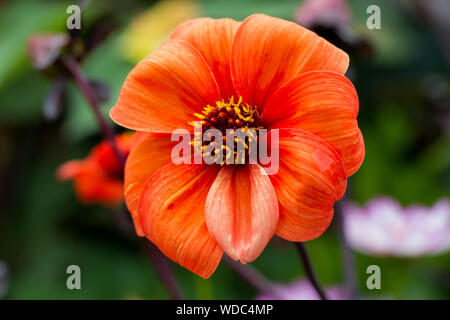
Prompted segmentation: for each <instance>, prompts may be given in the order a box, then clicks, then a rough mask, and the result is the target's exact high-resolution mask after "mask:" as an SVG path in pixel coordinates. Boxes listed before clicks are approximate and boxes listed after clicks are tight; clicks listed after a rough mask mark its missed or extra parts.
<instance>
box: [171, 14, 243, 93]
mask: <svg viewBox="0 0 450 320" xmlns="http://www.w3.org/2000/svg"><path fill="white" fill-rule="evenodd" d="M240 24H241V23H240V22H237V21H235V20H233V19H228V18H225V19H211V18H200V19H194V20H189V21H187V22H185V23H183V24H181V25H180V26H178V27H177V28H176V29H175V30H174V32H173V33H172V35H171V39H182V40H186V41H188V42H190V43H191V44H192V45H193V46H194V47H196V48H197V49H198V51H200V53H201V54H202V55H203V57H204V58H205V59H206V61H207V62H208V64H209V66H210V67H211V70H212V71H213V73H214V76H215V78H216V81H217V83H218V85H219V88H220V94H221V96H222V97H223V98H230V97H231V96H233V95H235V91H234V87H233V83H232V81H231V74H230V53H231V43H232V42H233V38H234V34H235V33H236V30H237V29H238V27H239V25H240Z"/></svg>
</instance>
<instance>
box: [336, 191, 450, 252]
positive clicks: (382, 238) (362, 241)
mask: <svg viewBox="0 0 450 320" xmlns="http://www.w3.org/2000/svg"><path fill="white" fill-rule="evenodd" d="M343 212H344V217H345V220H344V222H345V236H346V239H347V241H348V242H349V244H350V245H351V246H352V247H353V248H355V249H357V250H360V251H362V252H367V253H369V254H375V255H390V256H398V257H414V256H420V255H425V254H436V253H440V252H445V251H448V250H449V249H450V202H449V201H448V199H442V200H440V201H438V202H437V203H436V204H435V205H434V206H432V207H429V208H427V207H425V206H421V205H412V206H409V207H407V208H402V207H401V205H400V204H399V203H398V202H397V201H396V200H394V199H392V198H387V197H379V198H376V199H373V200H371V201H369V202H368V203H367V204H366V206H365V207H359V206H357V205H355V204H352V203H347V204H345V205H344V207H343Z"/></svg>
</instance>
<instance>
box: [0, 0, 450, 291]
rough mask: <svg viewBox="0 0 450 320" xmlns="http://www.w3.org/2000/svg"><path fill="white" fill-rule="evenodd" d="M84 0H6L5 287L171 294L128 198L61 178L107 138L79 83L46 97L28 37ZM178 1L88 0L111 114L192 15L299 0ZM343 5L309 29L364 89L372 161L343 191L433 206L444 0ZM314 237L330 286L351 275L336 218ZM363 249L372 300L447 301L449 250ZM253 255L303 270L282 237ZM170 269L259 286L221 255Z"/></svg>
mask: <svg viewBox="0 0 450 320" xmlns="http://www.w3.org/2000/svg"><path fill="white" fill-rule="evenodd" d="M74 2H75V1H72V2H71V1H61V0H58V1H44V0H33V1H31V0H30V1H25V0H13V1H0V266H1V268H0V297H1V298H4V299H165V298H167V297H168V296H167V293H166V291H165V289H164V287H163V286H162V284H161V282H160V281H159V280H158V278H157V276H156V274H155V271H154V269H153V267H152V266H151V264H150V262H149V260H148V258H147V256H146V254H145V250H143V247H142V241H141V240H140V239H138V237H135V236H132V235H124V234H123V233H122V232H120V231H119V230H118V229H117V220H118V219H119V220H120V219H124V217H123V216H121V214H122V213H121V210H122V209H121V208H116V209H107V208H103V207H101V206H97V205H91V206H85V205H82V204H80V203H79V202H78V201H77V198H76V197H75V195H74V192H73V188H72V185H71V183H61V182H58V181H57V180H56V179H55V170H56V168H57V167H58V166H59V165H60V164H61V163H63V162H65V161H67V160H70V159H75V158H83V157H85V156H86V154H87V153H88V152H89V150H90V149H91V148H92V146H94V145H95V144H97V143H98V142H99V141H101V138H102V137H101V134H100V132H99V129H98V125H97V123H96V122H95V119H94V117H93V115H92V112H91V110H90V109H89V107H88V105H87V104H86V102H85V100H84V98H83V97H82V96H81V95H80V94H79V92H78V91H77V89H76V87H75V86H74V85H73V83H71V82H70V81H69V82H68V83H67V87H66V90H65V94H64V99H63V100H62V102H61V103H58V104H49V103H44V102H45V101H46V99H48V97H49V96H48V95H49V92H50V89H51V88H52V86H53V84H54V82H55V79H54V77H53V76H52V74H51V73H50V74H44V73H42V72H39V71H38V70H36V68H34V67H33V64H32V61H31V59H30V53H29V52H28V46H27V43H28V39H29V37H30V36H32V35H35V34H42V33H48V32H55V33H67V29H66V19H67V17H68V16H69V15H68V14H67V13H66V9H67V7H68V6H69V5H70V4H74ZM169 2H170V1H165V0H162V1H158V2H157V1H137V0H136V1H131V0H128V1H107V0H93V1H80V5H82V6H83V12H82V28H81V34H82V37H83V39H92V38H94V36H95V35H96V31H98V30H105V29H106V30H109V31H111V32H109V33H108V35H107V37H105V39H104V41H98V43H97V44H96V47H95V48H94V49H93V50H92V51H90V52H89V53H88V54H86V57H85V58H84V59H83V64H82V66H83V70H84V71H85V73H86V74H87V75H88V77H89V78H90V79H92V80H96V81H98V82H100V83H101V84H103V85H100V87H102V88H103V91H104V93H105V97H104V102H103V103H102V109H103V111H104V113H105V115H106V114H107V113H108V110H109V109H110V107H111V106H112V105H113V104H114V103H115V101H116V99H117V97H118V93H119V90H120V87H121V84H122V82H123V81H124V79H125V77H126V75H127V73H128V72H129V71H130V70H131V69H132V68H133V66H134V64H135V63H136V61H137V59H139V58H141V57H142V55H143V54H144V55H145V54H146V53H148V52H150V51H151V50H152V49H154V48H156V47H157V46H158V45H159V43H160V42H161V41H163V40H164V39H165V38H167V36H168V34H169V32H170V31H171V29H172V28H173V26H174V25H176V24H178V23H179V22H181V21H182V20H186V19H189V18H194V17H198V16H209V17H213V18H219V17H231V18H234V19H237V20H242V19H244V18H245V17H247V16H249V15H251V14H253V13H265V14H268V15H272V16H275V17H280V18H284V19H287V20H293V21H294V20H295V19H296V17H298V15H299V12H298V8H299V6H300V5H301V3H302V1H300V0H282V1H278V0H226V1H223V0H202V1H200V0H199V1H196V2H195V3H194V2H191V1H182V0H181V1H177V2H172V3H169ZM344 2H345V1H344ZM345 3H347V4H348V5H349V8H350V16H348V17H346V16H345V14H341V13H339V12H338V11H335V13H336V14H335V15H332V17H331V18H329V20H327V19H326V18H325V22H324V20H323V19H322V20H321V19H318V20H314V14H313V13H311V15H312V16H313V19H312V25H311V27H314V28H315V29H314V30H316V32H318V33H319V34H320V35H322V36H324V37H326V38H327V39H329V40H330V41H331V42H333V43H335V44H336V45H338V46H340V47H342V48H344V49H345V50H346V51H347V52H349V54H350V57H351V63H350V69H349V71H348V74H347V75H348V77H350V79H351V80H352V82H353V83H354V84H355V87H356V88H357V91H358V95H359V99H360V113H359V117H358V121H359V126H360V128H361V130H362V132H363V135H364V139H365V143H366V158H365V161H364V163H363V165H362V167H361V169H360V170H359V171H358V172H357V173H356V174H355V175H354V176H352V177H351V179H350V183H349V192H348V195H347V199H351V200H352V201H354V202H356V203H359V204H364V203H366V202H367V201H369V200H370V199H372V198H374V197H376V196H378V195H389V196H392V197H394V198H395V199H397V200H398V201H399V202H400V203H401V204H402V205H410V204H413V203H421V204H424V205H427V206H431V205H433V204H434V203H435V202H436V201H437V200H438V199H441V198H445V197H447V198H448V196H449V194H450V138H449V135H450V117H449V113H450V82H449V81H450V74H449V67H450V45H449V38H448V34H449V33H450V23H449V21H448V17H449V16H450V13H449V11H445V10H449V8H448V7H449V6H448V2H447V1H446V0H442V1H440V0H432V1H413V0H411V1H376V0H352V1H346V2H345ZM372 4H376V5H378V6H379V7H380V8H381V29H379V30H369V29H368V28H367V26H366V20H367V18H368V16H369V15H368V14H367V13H366V9H367V7H368V6H369V5H372ZM445 4H447V5H445ZM297 19H298V18H297ZM330 21H331V22H332V23H327V22H330ZM142 30H145V32H142ZM116 130H117V132H120V130H121V129H120V128H118V127H116ZM122 211H123V210H122ZM307 245H308V250H309V253H310V255H311V259H312V262H313V265H314V268H315V270H316V272H317V274H318V277H319V279H320V281H321V283H322V284H323V285H324V286H327V287H328V286H339V285H340V284H342V282H343V281H344V277H343V268H342V250H341V245H340V241H339V237H338V232H337V226H336V223H335V221H333V223H332V225H331V227H330V228H329V229H328V230H327V231H326V232H325V234H324V235H323V236H322V237H320V238H319V239H316V240H314V241H311V242H309V243H308V244H307ZM353 254H354V258H355V262H356V271H355V272H356V274H355V277H356V278H357V279H358V283H359V285H358V286H359V292H360V296H361V297H363V298H375V299H377V298H382V299H449V298H450V272H449V268H450V255H449V254H448V253H445V252H444V253H441V254H439V255H425V256H421V257H414V258H399V257H397V258H395V257H387V256H375V255H370V254H367V253H363V252H356V251H355V252H353ZM71 264H76V265H79V266H80V267H81V270H82V289H81V290H68V289H67V287H66V279H67V276H68V275H67V274H66V268H67V266H68V265H71ZM371 264H376V265H379V266H380V268H381V271H382V289H381V290H368V289H367V287H366V279H367V277H368V275H367V274H366V268H367V266H369V265H371ZM252 265H253V266H255V267H256V268H257V269H258V270H259V271H260V272H261V273H262V274H264V275H265V276H266V277H267V278H268V279H271V280H273V281H276V282H279V283H290V282H292V281H295V280H296V279H299V278H302V277H303V269H302V266H301V264H300V262H299V259H298V256H297V253H296V251H295V248H294V247H293V246H292V245H291V244H289V243H285V242H282V241H280V240H278V239H274V240H273V241H272V242H271V243H270V244H269V246H268V248H267V249H266V250H265V251H264V252H263V254H262V255H261V256H260V257H259V258H258V259H257V260H256V262H254V263H252ZM172 267H173V269H174V271H175V274H176V276H177V278H178V280H179V282H180V284H181V286H182V288H183V290H184V292H185V294H186V296H187V298H190V299H251V298H253V297H255V296H256V292H255V291H254V289H252V288H251V287H249V286H247V285H246V284H245V283H244V282H243V281H242V280H241V279H240V278H239V277H238V276H236V275H235V274H234V273H233V272H232V271H231V270H230V269H229V268H228V267H227V266H226V265H224V264H221V265H220V266H219V268H218V270H217V271H216V273H215V274H214V275H213V276H212V277H211V278H210V279H208V280H203V279H201V278H200V277H198V276H196V275H194V274H192V273H190V272H189V271H187V270H185V269H183V268H181V267H179V266H178V265H175V264H172Z"/></svg>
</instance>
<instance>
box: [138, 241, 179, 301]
mask: <svg viewBox="0 0 450 320" xmlns="http://www.w3.org/2000/svg"><path fill="white" fill-rule="evenodd" d="M146 242H147V252H148V256H149V257H150V260H151V262H152V263H153V265H154V267H155V269H156V272H157V273H158V275H159V278H160V279H161V280H162V282H163V284H164V285H165V287H166V289H167V292H168V293H169V296H170V297H171V298H172V299H173V300H181V299H183V294H182V293H181V289H180V287H179V286H178V283H177V281H176V280H175V277H174V275H173V273H172V272H171V270H170V265H169V264H168V263H167V259H166V257H165V256H164V255H163V254H162V253H161V251H159V249H158V248H157V247H156V246H155V245H154V244H153V243H151V242H150V241H146Z"/></svg>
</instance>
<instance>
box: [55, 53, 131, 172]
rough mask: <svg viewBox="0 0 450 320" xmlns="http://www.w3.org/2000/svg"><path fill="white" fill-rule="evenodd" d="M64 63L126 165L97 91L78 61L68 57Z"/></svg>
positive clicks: (103, 132)
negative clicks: (103, 111) (101, 106)
mask: <svg viewBox="0 0 450 320" xmlns="http://www.w3.org/2000/svg"><path fill="white" fill-rule="evenodd" d="M64 63H65V66H66V67H67V69H68V71H69V72H70V74H71V75H72V77H73V79H74V80H75V83H76V84H77V86H78V89H79V90H80V92H81V94H82V95H83V96H84V97H85V98H86V100H87V102H88V104H89V106H90V107H91V109H92V111H93V112H94V115H95V118H96V119H97V122H98V125H99V127H100V130H101V131H102V134H103V136H104V137H105V139H106V140H107V141H109V143H110V144H111V146H112V148H113V150H114V153H115V155H116V157H117V159H119V161H120V163H121V164H122V167H124V166H125V156H124V154H123V153H122V152H121V151H120V150H119V148H118V147H117V144H116V140H115V134H114V130H113V128H111V126H109V125H108V123H107V122H106V120H105V118H104V117H103V115H102V113H101V111H100V105H99V103H98V100H97V97H96V94H95V91H94V90H93V89H92V86H91V84H90V83H89V81H88V80H87V79H86V77H85V76H84V74H83V71H82V70H81V68H80V65H79V64H78V62H76V61H75V60H74V59H72V58H68V59H65V60H64Z"/></svg>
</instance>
